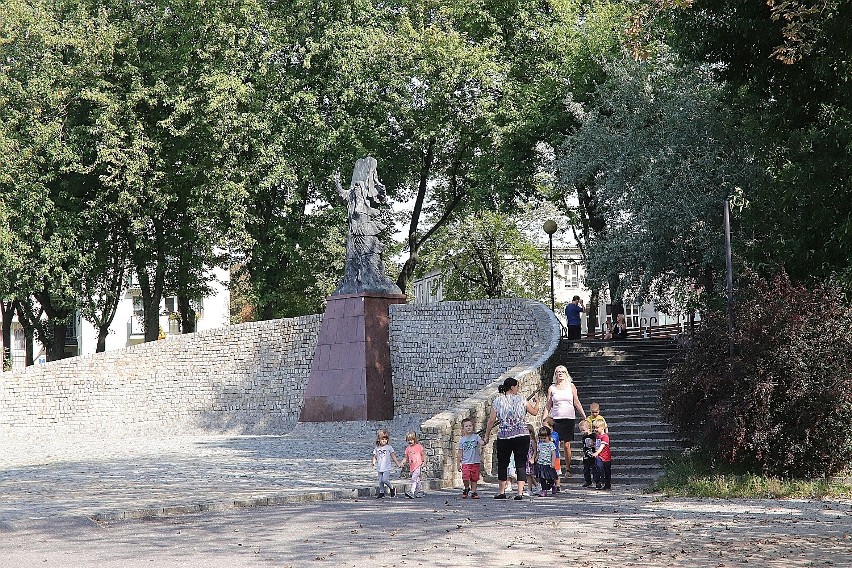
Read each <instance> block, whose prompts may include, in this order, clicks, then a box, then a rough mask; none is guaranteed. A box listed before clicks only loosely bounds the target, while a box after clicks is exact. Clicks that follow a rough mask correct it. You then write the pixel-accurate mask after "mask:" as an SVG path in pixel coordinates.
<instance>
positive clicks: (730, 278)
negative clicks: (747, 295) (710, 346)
mask: <svg viewBox="0 0 852 568" xmlns="http://www.w3.org/2000/svg"><path fill="white" fill-rule="evenodd" d="M724 223H725V272H726V284H727V289H728V356H730V357H733V356H734V271H733V267H732V263H731V203H730V201H728V200H727V199H726V200H725V216H724Z"/></svg>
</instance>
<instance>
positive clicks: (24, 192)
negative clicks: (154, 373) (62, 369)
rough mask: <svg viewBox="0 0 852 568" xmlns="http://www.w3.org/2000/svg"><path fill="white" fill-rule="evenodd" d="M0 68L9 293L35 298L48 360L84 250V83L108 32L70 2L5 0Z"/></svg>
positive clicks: (61, 339)
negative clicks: (79, 235)
mask: <svg viewBox="0 0 852 568" xmlns="http://www.w3.org/2000/svg"><path fill="white" fill-rule="evenodd" d="M4 7H5V8H7V10H6V13H5V14H4V15H5V18H4V20H3V35H4V38H5V41H4V43H3V45H2V47H0V50H2V58H3V61H4V62H5V65H4V67H3V70H2V73H0V100H3V101H4V102H5V104H3V105H2V106H0V115H2V116H0V140H2V143H0V144H2V146H3V147H4V149H5V150H6V151H5V152H3V153H2V154H3V155H2V157H0V170H3V171H4V172H6V174H5V175H4V176H3V177H2V178H0V193H1V194H3V195H4V198H3V202H4V205H5V207H6V208H7V215H8V217H7V222H8V223H9V226H10V227H14V235H13V238H12V239H11V241H12V242H11V244H10V246H9V248H8V250H7V255H6V256H7V257H8V258H14V259H16V260H15V262H14V263H13V264H12V268H13V270H14V271H13V272H12V276H13V278H12V280H13V282H12V286H13V288H14V289H13V290H11V296H13V297H15V298H20V299H28V298H29V297H30V296H35V297H36V298H37V299H38V302H39V304H40V305H41V307H42V308H43V310H44V313H45V315H46V318H47V319H46V320H45V321H41V320H40V321H38V322H37V326H36V332H37V333H38V335H39V338H40V339H41V341H42V343H43V344H44V345H45V346H46V348H47V356H48V359H49V360H54V359H59V358H62V357H64V356H65V336H66V328H67V325H68V323H69V321H70V319H71V316H72V314H73V310H74V307H75V303H76V293H75V288H74V282H73V276H72V273H73V270H74V267H76V266H78V265H79V264H80V259H81V256H82V255H83V254H84V251H85V250H86V247H85V245H83V246H81V243H80V242H79V240H78V238H77V231H78V228H79V222H80V219H79V217H78V216H77V213H78V212H79V211H81V210H82V209H83V208H84V206H85V202H86V200H87V198H88V196H90V195H91V194H92V192H93V191H96V189H97V187H96V186H95V185H94V184H93V183H92V181H93V179H96V178H95V176H94V174H93V171H92V168H91V162H92V151H91V141H92V133H91V130H90V129H89V124H87V123H86V117H87V115H88V112H89V107H90V98H91V97H90V92H89V91H87V86H88V85H91V84H92V83H95V82H96V78H97V77H98V75H99V72H100V71H101V69H102V67H101V66H100V65H99V63H100V61H101V59H102V57H103V54H104V52H106V51H109V49H110V33H109V29H108V28H107V27H104V26H101V25H100V24H101V22H100V21H99V20H98V19H97V18H93V17H90V16H89V14H87V13H86V12H85V10H81V9H79V8H80V7H79V5H78V4H77V3H76V2H73V1H69V2H58V3H53V4H50V5H48V4H42V3H40V2H35V3H27V2H18V1H10V2H8V3H6V5H5V6H4Z"/></svg>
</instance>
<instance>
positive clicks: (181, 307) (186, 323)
mask: <svg viewBox="0 0 852 568" xmlns="http://www.w3.org/2000/svg"><path fill="white" fill-rule="evenodd" d="M177 302H178V311H179V312H180V330H181V333H195V322H196V314H195V310H194V309H192V302H190V300H189V298H187V297H186V296H178V297H177Z"/></svg>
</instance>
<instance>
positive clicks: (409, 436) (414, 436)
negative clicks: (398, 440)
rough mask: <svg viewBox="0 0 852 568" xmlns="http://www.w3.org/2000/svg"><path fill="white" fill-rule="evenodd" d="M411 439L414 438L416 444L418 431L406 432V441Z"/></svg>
mask: <svg viewBox="0 0 852 568" xmlns="http://www.w3.org/2000/svg"><path fill="white" fill-rule="evenodd" d="M409 440H414V443H415V444H416V443H417V433H416V432H409V433H408V434H406V435H405V441H406V442H407V441H409Z"/></svg>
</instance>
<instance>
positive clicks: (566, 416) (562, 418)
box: [544, 365, 586, 478]
mask: <svg viewBox="0 0 852 568" xmlns="http://www.w3.org/2000/svg"><path fill="white" fill-rule="evenodd" d="M577 412H579V413H580V415H581V416H582V417H583V419H585V418H586V411H585V410H583V405H582V404H581V403H580V397H579V396H578V395H577V387H576V386H574V382H573V381H572V380H571V375H569V374H568V369H566V368H565V365H559V366H558V367H556V369H554V371H553V384H552V385H550V388H549V389H547V402H546V403H545V405H544V417H545V418H547V417H548V416H550V417H552V418H553V427H554V430H556V433H557V434H559V440H560V441H561V442H562V444H563V445H564V448H565V477H566V478H567V477H568V476H570V475H571V442H572V441H573V440H574V422H575V421H576V420H577Z"/></svg>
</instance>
